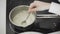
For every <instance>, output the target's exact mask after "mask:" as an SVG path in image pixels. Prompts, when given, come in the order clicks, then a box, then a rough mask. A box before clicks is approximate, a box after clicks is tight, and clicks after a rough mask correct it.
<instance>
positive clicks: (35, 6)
mask: <svg viewBox="0 0 60 34" xmlns="http://www.w3.org/2000/svg"><path fill="white" fill-rule="evenodd" d="M49 7H50V3H46V2H41V1H34V2H33V3H31V4H30V6H29V10H28V11H29V12H34V11H42V10H46V9H49Z"/></svg>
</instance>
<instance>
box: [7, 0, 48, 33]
mask: <svg viewBox="0 0 60 34" xmlns="http://www.w3.org/2000/svg"><path fill="white" fill-rule="evenodd" d="M33 1H34V0H7V6H6V7H7V10H6V34H17V33H15V32H13V31H12V30H11V29H10V26H9V23H10V21H9V12H10V11H11V9H13V8H14V7H16V6H18V5H29V4H30V3H32V2H33ZM36 27H37V26H36ZM40 29H41V31H42V32H43V31H44V30H45V29H42V28H40ZM37 30H38V32H40V31H39V29H37ZM33 31H35V30H33ZM45 31H46V32H47V30H45Z"/></svg>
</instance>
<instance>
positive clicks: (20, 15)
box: [13, 11, 35, 27]
mask: <svg viewBox="0 0 60 34" xmlns="http://www.w3.org/2000/svg"><path fill="white" fill-rule="evenodd" d="M27 16H28V12H27V11H22V12H20V13H18V14H17V15H16V16H15V17H14V18H13V22H14V24H15V25H17V26H21V27H27V26H29V25H31V24H32V23H33V22H34V20H35V15H34V14H32V13H31V14H30V16H29V17H28V19H27V20H26V22H25V23H22V22H23V21H24V20H25V19H26V18H27Z"/></svg>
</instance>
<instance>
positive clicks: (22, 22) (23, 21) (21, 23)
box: [21, 13, 30, 24]
mask: <svg viewBox="0 0 60 34" xmlns="http://www.w3.org/2000/svg"><path fill="white" fill-rule="evenodd" d="M29 16H30V13H29V14H28V16H27V18H26V19H25V20H24V21H22V23H21V24H23V23H26V20H27V19H28V18H29Z"/></svg>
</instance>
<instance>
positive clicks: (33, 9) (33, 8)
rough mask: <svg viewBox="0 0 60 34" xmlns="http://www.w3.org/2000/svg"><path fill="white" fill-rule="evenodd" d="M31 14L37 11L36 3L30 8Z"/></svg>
mask: <svg viewBox="0 0 60 34" xmlns="http://www.w3.org/2000/svg"><path fill="white" fill-rule="evenodd" d="M28 11H29V12H34V11H36V5H35V4H34V3H31V4H30V6H29V10H28Z"/></svg>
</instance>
